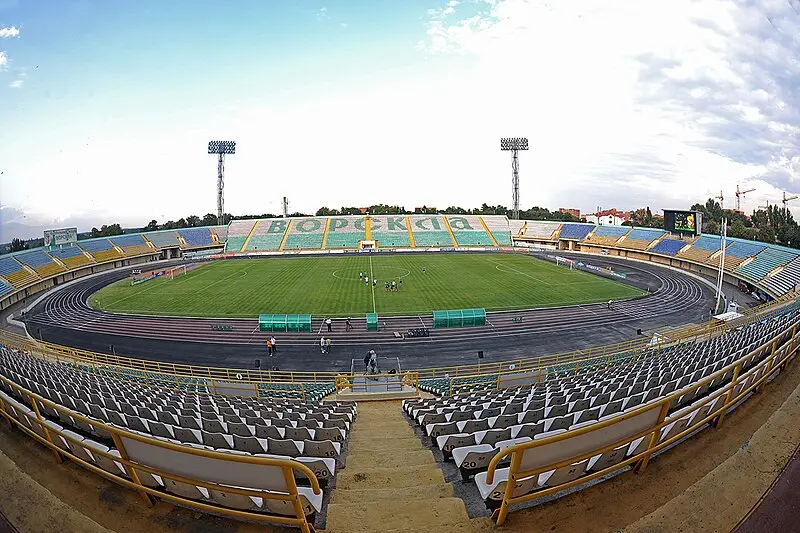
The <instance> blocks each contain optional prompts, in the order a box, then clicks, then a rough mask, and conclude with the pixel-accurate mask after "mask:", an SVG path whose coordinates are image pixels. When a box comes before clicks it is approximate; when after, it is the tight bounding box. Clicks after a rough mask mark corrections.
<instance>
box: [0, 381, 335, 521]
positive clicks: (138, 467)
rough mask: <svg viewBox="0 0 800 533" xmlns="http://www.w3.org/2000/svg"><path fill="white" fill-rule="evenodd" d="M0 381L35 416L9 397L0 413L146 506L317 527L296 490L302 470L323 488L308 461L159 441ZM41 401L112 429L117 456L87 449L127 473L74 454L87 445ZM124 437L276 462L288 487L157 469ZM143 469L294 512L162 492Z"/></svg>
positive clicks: (199, 453)
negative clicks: (56, 424) (52, 420)
mask: <svg viewBox="0 0 800 533" xmlns="http://www.w3.org/2000/svg"><path fill="white" fill-rule="evenodd" d="M0 382H2V383H4V384H6V385H7V386H8V387H10V388H11V389H13V390H15V391H17V393H18V394H20V395H21V396H22V397H24V398H25V399H26V400H27V401H28V402H29V405H26V406H25V407H27V408H29V409H31V410H32V411H33V415H34V416H33V417H30V415H28V414H25V413H23V412H16V408H15V407H14V406H13V405H12V407H11V408H12V409H13V410H14V411H15V413H10V412H8V411H7V406H6V402H5V401H0V416H1V417H2V418H4V419H6V421H7V422H8V423H9V425H10V426H11V427H17V428H18V429H20V430H21V431H23V432H24V433H25V434H27V435H28V436H29V437H31V438H33V439H35V440H36V441H38V442H40V443H41V444H44V445H45V446H47V447H48V448H50V450H51V451H52V452H53V455H54V456H55V459H56V461H57V462H58V463H61V462H63V459H64V458H66V459H70V460H71V461H74V462H75V463H77V464H78V465H80V466H82V467H84V468H86V469H88V470H90V471H92V472H94V473H96V474H100V475H101V476H103V477H105V478H106V479H109V480H111V481H113V482H115V483H118V484H120V485H122V486H125V487H128V488H130V489H134V490H136V491H137V492H138V493H139V494H140V495H141V496H142V499H143V500H144V501H145V502H146V503H147V504H148V505H153V503H154V502H155V499H162V500H166V501H169V502H171V503H177V504H180V505H183V506H188V507H191V508H194V509H198V510H200V511H204V512H210V513H216V514H221V515H224V516H227V517H230V518H238V519H243V520H254V521H258V522H267V523H278V524H283V525H293V526H298V527H299V528H300V530H301V531H303V532H304V533H310V532H311V531H313V526H312V525H311V524H309V523H308V521H307V519H306V515H305V513H304V512H303V508H302V503H301V499H300V494H299V492H298V490H297V484H296V481H295V473H300V474H302V475H303V477H305V478H308V480H309V482H310V484H311V488H312V490H313V492H314V494H316V495H318V494H320V493H321V489H320V486H319V482H318V480H317V477H316V475H315V474H314V472H313V471H312V470H311V469H310V468H309V467H308V466H306V465H304V464H302V463H299V462H297V461H293V460H284V459H274V458H267V457H255V456H251V455H238V454H232V453H225V452H218V451H211V450H205V449H201V448H193V447H190V446H185V445H179V444H173V443H171V442H166V441H162V440H158V439H155V438H152V437H148V436H145V435H142V434H139V433H134V432H131V431H127V430H124V429H121V428H119V427H116V426H111V425H107V424H103V423H102V422H99V421H97V420H94V419H90V418H88V417H86V416H84V415H82V414H81V413H78V412H75V411H72V410H70V409H67V408H66V407H63V406H61V405H59V404H57V403H54V402H52V401H50V400H48V399H47V398H44V397H42V396H40V395H38V394H36V393H34V392H31V391H29V390H27V389H25V388H23V387H21V386H19V385H18V384H17V383H15V382H13V381H11V380H9V379H7V378H6V377H4V376H0ZM40 406H47V407H48V408H50V409H53V410H55V411H57V412H59V413H64V414H65V415H68V416H69V417H72V419H74V420H76V421H78V422H82V423H84V424H88V425H90V426H93V427H95V428H101V429H102V430H104V431H106V432H108V433H109V434H110V435H111V438H112V440H113V441H114V446H115V448H116V450H117V451H118V452H119V454H120V455H119V456H116V455H113V454H111V453H109V452H105V451H101V450H98V449H96V448H94V447H92V448H89V450H90V452H91V455H92V456H95V455H96V456H99V457H103V458H105V459H106V460H108V462H109V464H113V463H118V464H119V465H121V466H122V468H123V470H124V471H125V475H122V473H121V472H120V473H119V474H115V473H113V472H110V471H108V470H105V469H103V468H101V467H100V466H98V465H97V464H94V463H92V462H89V461H87V460H86V459H84V458H81V457H78V456H77V455H75V453H74V451H75V450H74V449H73V446H75V447H78V446H80V447H83V446H82V444H81V441H78V440H76V439H75V438H73V437H72V436H70V435H68V434H65V433H64V432H62V431H59V430H56V429H54V428H53V427H52V426H48V425H47V424H46V421H47V419H46V418H44V417H43V416H42V414H41V410H40ZM21 418H25V419H26V420H21ZM70 431H71V430H70ZM59 438H63V439H65V440H66V441H68V442H69V443H70V444H68V448H69V449H65V448H64V447H63V446H59V445H58V444H57V439H59ZM123 439H126V440H132V441H136V442H139V443H144V444H148V445H151V446H155V447H157V448H161V449H166V450H172V451H177V452H180V453H184V454H189V455H191V456H196V457H205V458H209V459H216V460H220V461H229V462H231V463H232V464H233V463H246V464H249V465H258V466H274V467H278V468H280V469H281V470H282V472H283V480H284V482H285V487H286V489H287V492H286V493H282V492H278V491H276V492H271V491H265V490H257V489H248V488H240V487H239V488H237V487H232V486H228V485H222V484H220V483H215V482H211V481H204V480H202V479H190V478H187V477H185V476H181V475H179V474H176V473H172V472H169V471H165V470H163V469H158V468H153V467H151V466H148V465H147V464H143V463H139V462H134V461H132V460H131V459H130V458H129V455H128V452H127V450H126V446H125V444H124V440H123ZM84 449H86V448H84ZM142 472H145V473H147V474H148V475H152V474H155V475H157V476H160V477H161V478H162V479H164V480H174V481H176V482H178V483H183V484H188V485H194V486H195V487H203V488H205V489H207V490H214V491H219V492H224V493H226V494H237V495H244V496H253V497H258V498H263V499H264V501H269V500H275V501H288V502H290V503H291V504H292V506H293V508H294V511H295V516H294V517H291V516H281V515H273V514H269V515H267V514H262V513H258V512H253V511H246V510H242V509H232V508H228V507H222V506H218V505H213V504H211V503H208V502H202V501H197V500H193V499H189V498H185V497H183V496H180V495H177V494H173V493H169V492H166V491H161V490H158V489H155V488H152V487H149V486H147V485H145V484H143V483H142V481H141V474H142Z"/></svg>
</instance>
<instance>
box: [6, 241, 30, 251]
mask: <svg viewBox="0 0 800 533" xmlns="http://www.w3.org/2000/svg"><path fill="white" fill-rule="evenodd" d="M27 249H28V244H27V243H26V242H25V241H23V240H21V239H17V238H13V239H11V249H10V250H9V251H11V252H19V251H20V250H27Z"/></svg>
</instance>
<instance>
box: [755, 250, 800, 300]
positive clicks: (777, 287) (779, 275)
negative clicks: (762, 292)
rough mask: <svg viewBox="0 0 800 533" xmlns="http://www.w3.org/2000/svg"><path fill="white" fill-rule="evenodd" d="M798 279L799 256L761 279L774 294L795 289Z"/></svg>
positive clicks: (799, 274)
mask: <svg viewBox="0 0 800 533" xmlns="http://www.w3.org/2000/svg"><path fill="white" fill-rule="evenodd" d="M798 280H800V257H798V258H795V259H793V260H792V261H791V262H789V263H787V264H786V266H784V267H783V268H782V269H781V270H780V271H779V272H776V273H775V274H774V275H772V276H768V277H766V278H765V279H763V280H762V281H761V284H762V285H764V286H765V287H766V288H768V289H770V290H772V291H774V292H775V293H776V294H786V293H788V292H791V291H793V290H796V289H797V284H798Z"/></svg>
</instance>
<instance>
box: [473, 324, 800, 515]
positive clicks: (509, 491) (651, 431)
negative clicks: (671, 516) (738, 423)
mask: <svg viewBox="0 0 800 533" xmlns="http://www.w3.org/2000/svg"><path fill="white" fill-rule="evenodd" d="M798 324H800V320H798V321H795V322H794V323H793V324H791V325H790V326H789V327H788V328H787V329H785V330H783V331H781V332H780V333H778V334H777V335H776V336H775V337H774V338H772V339H770V340H769V341H767V342H766V343H764V344H763V345H761V346H759V347H758V348H756V349H755V350H753V351H751V352H749V353H748V354H746V355H744V356H742V357H740V358H739V359H737V360H736V361H734V362H732V363H731V364H729V365H727V366H725V367H724V368H721V369H720V370H718V371H716V372H714V373H712V374H710V375H708V376H706V377H705V378H703V379H701V380H700V381H697V382H695V383H693V384H690V385H689V386H687V387H686V388H684V389H681V390H677V391H674V392H672V393H670V394H669V395H667V396H665V397H663V398H659V399H657V400H654V401H652V402H650V403H648V404H645V405H642V406H640V407H637V408H636V409H633V410H631V411H629V412H627V413H624V414H621V415H619V416H615V417H613V418H610V419H608V420H604V421H601V422H597V423H596V424H591V425H589V426H585V427H582V428H579V429H576V430H572V431H568V432H566V433H561V434H559V435H554V436H551V437H547V438H543V439H539V440H534V441H530V442H526V443H522V444H516V445H514V446H510V447H508V448H504V449H503V450H501V451H500V453H498V454H497V455H495V456H494V457H493V458H492V460H491V462H490V463H489V467H488V470H487V473H486V482H487V483H488V484H491V483H492V482H493V481H494V474H495V472H496V470H497V467H498V465H499V463H500V462H501V461H503V459H504V458H506V457H508V456H511V467H510V470H509V474H508V482H507V483H506V491H505V493H504V495H503V500H502V504H501V506H500V508H499V509H498V510H497V511H496V513H495V517H496V519H497V525H498V526H499V525H502V524H503V522H504V521H505V518H506V516H507V514H508V511H509V506H510V505H514V504H517V503H522V502H525V501H529V500H532V499H536V498H542V497H545V496H549V495H551V494H554V493H556V492H559V491H562V490H565V489H567V488H570V487H573V486H575V485H579V484H582V483H586V482H587V481H591V480H592V479H595V478H599V477H602V476H604V475H607V474H608V473H609V472H611V471H613V470H617V469H619V468H622V467H624V466H627V465H629V464H632V463H637V470H639V471H641V470H644V468H646V466H647V462H648V461H649V459H650V457H651V456H652V455H653V454H654V453H655V452H658V451H660V450H662V449H664V448H666V447H667V446H669V445H670V444H672V443H674V442H677V441H678V440H679V439H681V438H683V437H684V436H686V435H688V434H689V433H691V432H692V431H694V430H695V429H697V428H699V427H701V426H702V425H703V424H705V423H706V422H708V421H709V420H712V419H714V418H717V423H716V425H715V427H720V426H721V425H722V420H723V419H724V414H725V412H726V411H727V409H728V407H730V406H732V405H734V404H736V403H737V402H739V401H740V400H741V399H743V398H744V397H745V396H746V395H747V394H749V392H750V391H752V390H754V389H757V388H759V387H760V386H762V385H763V384H764V383H766V381H767V379H768V378H769V376H770V374H771V373H772V372H773V370H774V369H775V366H776V364H775V357H776V353H777V352H778V351H781V350H783V351H784V352H785V356H784V357H783V358H782V359H781V360H780V362H779V363H778V366H782V365H785V364H786V363H787V362H788V361H789V359H791V358H792V357H793V356H794V355H795V354H796V353H797V351H798V350H800V346H797V347H795V342H794V341H795V337H796V335H797V328H798ZM789 328H791V329H789ZM787 334H788V335H789V338H787ZM778 344H781V348H780V349H778V348H777V346H778ZM787 344H789V349H788V350H784V348H785V347H786V345H787ZM765 351H770V355H769V356H767V357H764V358H763V359H762V360H761V361H759V362H758V363H757V364H755V365H753V366H752V367H751V368H749V369H748V370H747V372H748V373H753V372H754V371H755V369H759V370H758V371H759V372H761V370H763V373H761V375H760V377H759V378H758V379H757V380H755V381H754V382H753V383H751V384H750V385H748V386H747V387H746V388H744V389H743V390H741V391H740V392H739V393H738V394H736V395H734V394H733V392H734V389H735V388H736V387H737V385H738V384H739V383H741V382H742V379H741V378H742V372H741V371H742V368H743V365H744V363H745V362H746V361H748V360H750V359H751V358H754V357H757V356H758V355H759V354H762V355H763V352H765ZM730 371H733V377H732V379H731V381H730V383H729V384H727V385H725V386H724V387H723V388H721V389H719V390H717V391H715V392H714V393H712V394H710V395H709V396H707V397H706V398H704V399H703V400H702V403H700V404H699V405H695V404H692V405H688V406H686V407H684V408H682V409H680V410H678V411H677V412H675V413H673V414H672V415H671V416H669V417H667V412H668V409H669V407H670V405H671V404H672V402H675V401H677V400H678V399H679V398H681V397H682V396H684V395H686V394H687V393H690V392H692V391H695V390H697V389H700V388H702V387H704V386H706V385H708V384H710V383H711V382H713V381H714V380H715V379H717V378H720V377H722V376H724V375H725V374H726V373H728V372H730ZM748 379H749V377H748ZM723 396H725V400H724V401H723V402H722V404H721V405H716V406H715V407H714V410H713V412H710V413H709V414H708V415H707V416H706V417H704V418H703V419H702V420H700V421H693V424H692V425H691V426H690V427H687V428H686V429H684V430H683V431H681V432H680V433H678V434H677V435H674V436H673V437H671V438H670V439H667V440H665V441H663V442H659V438H658V437H659V435H660V431H661V429H662V428H664V427H666V426H667V425H668V424H670V423H672V422H674V421H676V420H679V419H680V418H683V417H685V416H686V415H687V414H689V413H691V412H693V411H695V410H697V409H700V408H701V407H702V406H704V405H706V404H707V403H710V402H711V401H713V400H715V399H717V398H721V397H723ZM654 408H659V409H660V412H659V417H658V421H657V423H656V424H655V425H653V426H651V427H649V428H647V429H645V430H642V431H640V432H638V433H636V434H634V435H629V436H627V437H625V438H624V439H622V440H620V441H618V442H615V443H612V444H609V445H607V446H604V447H603V448H599V449H595V450H592V451H589V452H585V453H583V454H580V455H576V456H573V457H569V458H566V459H563V460H562V461H559V462H557V463H553V464H548V465H544V466H540V467H536V468H534V469H530V470H527V471H522V470H521V462H522V456H523V455H524V453H525V451H526V450H530V449H534V448H538V447H540V446H545V445H547V444H552V443H555V442H561V441H564V440H566V439H570V438H574V437H577V436H580V435H583V434H585V433H590V432H592V431H597V430H600V429H603V428H606V427H609V426H613V425H615V424H619V423H620V422H623V421H625V420H628V419H630V418H633V417H635V416H637V415H639V414H642V413H644V412H646V411H648V410H651V409H654ZM646 435H651V439H650V443H649V445H648V447H647V449H646V450H644V451H643V452H640V453H638V454H636V455H634V456H632V457H630V458H626V459H625V460H624V461H622V462H620V463H617V464H614V465H612V466H609V467H607V468H605V469H602V470H599V471H597V472H593V473H592V474H589V475H587V476H581V477H579V478H577V479H575V480H573V481H571V482H568V483H564V484H560V485H556V486H554V487H549V488H546V489H544V490H541V491H536V492H533V493H529V494H525V495H522V496H517V497H515V496H514V495H513V491H514V485H515V483H516V482H517V481H519V480H521V479H525V478H530V477H532V476H535V475H538V474H540V473H542V472H547V471H550V470H554V469H557V468H561V467H564V466H567V465H570V464H573V463H576V462H579V461H582V460H584V459H587V458H589V457H593V456H595V455H598V454H600V453H605V452H606V451H610V450H613V449H615V448H616V447H618V446H622V445H624V444H627V443H630V442H632V441H634V440H636V439H638V438H640V437H644V436H646Z"/></svg>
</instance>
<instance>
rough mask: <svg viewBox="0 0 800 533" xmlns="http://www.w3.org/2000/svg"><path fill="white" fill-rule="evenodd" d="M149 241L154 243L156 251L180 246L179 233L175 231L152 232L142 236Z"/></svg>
mask: <svg viewBox="0 0 800 533" xmlns="http://www.w3.org/2000/svg"><path fill="white" fill-rule="evenodd" d="M142 235H143V236H144V237H145V238H146V239H147V240H148V241H150V242H152V243H153V246H155V247H156V249H158V250H161V249H163V248H173V247H176V246H180V245H181V243H180V242H178V233H177V232H176V231H175V230H174V229H168V230H164V231H152V232H150V233H144V234H142Z"/></svg>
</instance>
